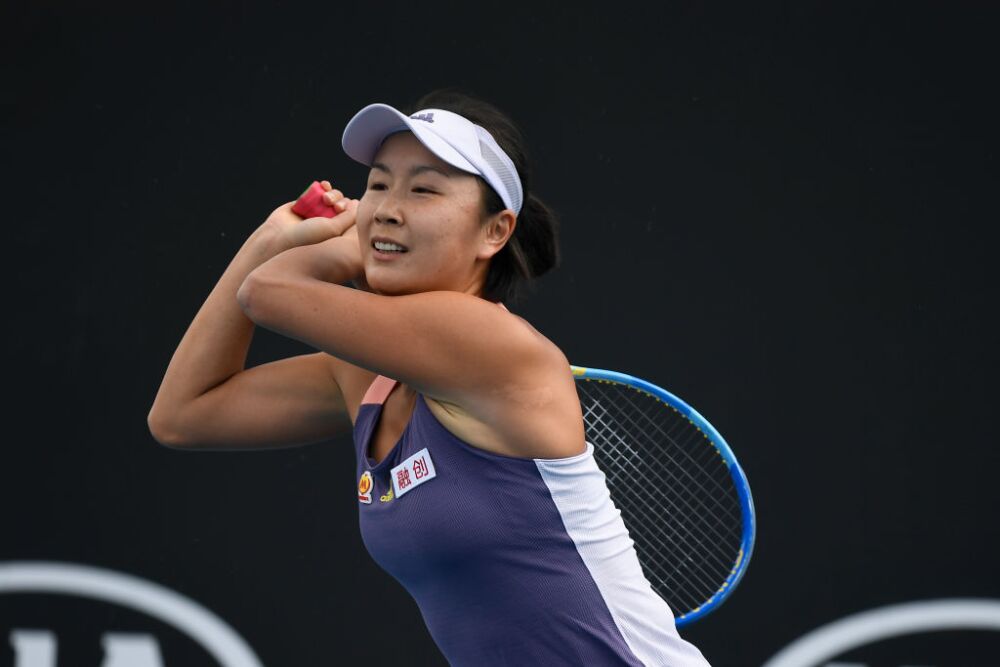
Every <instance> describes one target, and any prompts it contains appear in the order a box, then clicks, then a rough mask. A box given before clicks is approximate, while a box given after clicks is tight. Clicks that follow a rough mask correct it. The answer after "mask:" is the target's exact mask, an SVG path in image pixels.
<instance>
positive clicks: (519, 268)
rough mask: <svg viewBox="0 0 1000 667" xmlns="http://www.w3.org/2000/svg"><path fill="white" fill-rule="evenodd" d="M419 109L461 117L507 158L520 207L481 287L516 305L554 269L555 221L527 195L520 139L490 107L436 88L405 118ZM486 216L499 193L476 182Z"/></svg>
mask: <svg viewBox="0 0 1000 667" xmlns="http://www.w3.org/2000/svg"><path fill="white" fill-rule="evenodd" d="M420 109H444V110H445V111H451V112H453V113H457V114H459V115H460V116H464V117H465V118H467V119H468V120H470V121H472V122H473V123H475V124H476V125H479V126H481V127H483V128H485V129H486V131H487V132H489V133H490V134H491V135H493V138H494V139H495V140H496V142H497V143H498V144H499V145H500V148H502V149H503V150H504V152H505V153H507V155H508V156H509V157H510V159H511V161H513V163H514V167H515V168H516V169H517V173H518V175H519V176H520V178H521V189H522V191H523V192H524V203H523V204H522V205H521V212H520V213H519V214H518V216H517V225H516V226H515V227H514V233H513V234H512V235H511V237H510V238H509V239H508V240H507V244H506V245H505V246H504V247H503V248H502V249H501V250H500V251H499V252H497V254H495V255H494V256H493V258H492V260H491V261H490V268H489V270H488V272H487V274H486V282H485V284H484V285H483V297H484V298H486V299H489V300H490V301H516V300H517V298H518V296H520V294H521V289H522V287H524V286H525V285H526V284H528V281H530V280H531V279H532V278H537V277H538V276H540V275H542V274H543V273H545V272H546V271H548V270H549V269H552V268H554V267H556V266H558V265H559V221H558V220H557V219H556V216H555V214H554V213H553V212H552V210H551V209H550V208H549V207H548V206H546V205H545V204H544V203H543V202H542V201H541V200H540V199H539V198H538V197H536V196H535V195H534V194H533V193H532V192H531V170H530V168H529V165H528V155H527V147H526V145H525V141H524V136H523V135H522V134H521V131H520V129H518V127H517V126H516V125H515V124H514V122H513V121H512V120H511V119H510V118H509V117H508V116H507V115H506V114H505V113H503V112H502V111H500V110H499V109H497V108H496V107H495V106H494V105H492V104H490V103H489V102H486V101H485V100H482V99H480V98H478V97H475V96H473V95H471V94H469V93H466V92H463V91H460V90H457V89H455V88H441V89H438V90H435V91H432V92H430V93H428V94H426V95H424V96H423V97H421V98H420V99H419V100H418V101H417V102H416V103H415V104H414V105H413V108H412V109H409V110H407V115H410V114H413V113H415V112H417V111H419V110H420ZM477 178H478V180H479V183H480V187H481V188H482V190H483V206H484V209H485V210H484V212H485V214H486V215H492V214H494V213H499V212H500V211H502V210H504V209H505V208H506V206H504V203H503V200H502V199H501V198H500V195H499V194H497V192H496V191H495V190H494V189H493V188H492V187H490V185H489V184H488V183H487V182H486V181H485V180H484V179H483V178H482V177H477Z"/></svg>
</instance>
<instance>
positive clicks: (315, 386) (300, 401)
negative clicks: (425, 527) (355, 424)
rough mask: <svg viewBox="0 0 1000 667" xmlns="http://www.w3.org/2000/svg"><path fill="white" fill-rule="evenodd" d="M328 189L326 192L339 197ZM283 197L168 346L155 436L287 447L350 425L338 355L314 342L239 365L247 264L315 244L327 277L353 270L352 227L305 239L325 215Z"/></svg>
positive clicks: (248, 330) (356, 259) (170, 441)
mask: <svg viewBox="0 0 1000 667" xmlns="http://www.w3.org/2000/svg"><path fill="white" fill-rule="evenodd" d="M333 192H334V193H335V194H334V195H333V196H332V197H331V198H334V197H342V195H340V193H338V192H337V191H333ZM328 194H329V193H328ZM344 203H345V204H348V203H349V200H346V199H345V200H344ZM291 206H292V203H291V202H289V203H287V204H284V205H282V206H280V207H278V208H277V209H275V211H274V212H273V213H272V214H271V216H269V218H268V220H267V221H266V222H265V223H264V224H263V225H261V226H260V227H259V228H258V229H257V230H256V231H255V232H254V233H253V234H252V235H251V236H250V238H249V239H247V241H246V242H245V243H244V244H243V247H242V248H240V250H239V252H238V253H237V254H236V256H235V257H234V258H233V260H232V261H231V262H230V264H229V266H228V267H227V268H226V270H225V272H224V273H223V275H222V277H221V278H220V279H219V282H218V283H217V284H216V286H215V287H214V288H213V290H212V292H211V293H210V294H209V296H208V298H207V299H206V301H205V303H204V304H203V305H202V307H201V308H200V309H199V311H198V313H197V315H195V318H194V320H193V321H192V322H191V324H190V326H189V327H188V329H187V331H186V332H185V334H184V336H183V338H182V339H181V342H180V344H179V345H178V346H177V350H176V351H175V352H174V355H173V357H172V358H171V360H170V364H169V365H168V367H167V371H166V373H165V375H164V378H163V381H162V383H161V384H160V389H159V391H158V393H157V395H156V399H155V400H154V402H153V406H152V408H151V409H150V412H149V416H148V419H147V421H148V424H149V429H150V432H151V433H152V435H153V437H154V438H155V439H156V440H157V441H158V442H159V443H161V444H163V445H166V446H168V447H176V448H186V447H191V448H207V449H249V448H271V447H289V446H294V445H301V444H307V443H310V442H317V441H319V440H323V439H327V438H330V437H332V436H335V435H337V434H338V433H342V432H345V431H347V430H349V429H350V427H351V421H350V418H349V416H348V413H347V409H346V406H345V403H344V397H343V393H342V392H341V390H340V387H339V386H338V384H337V381H336V377H335V376H336V373H337V370H338V368H339V367H340V366H343V364H344V362H342V361H340V360H338V359H335V358H333V357H331V356H330V355H328V354H326V353H323V352H318V353H315V354H305V355H300V356H297V357H292V358H289V359H282V360H279V361H274V362H271V363H267V364H261V365H259V366H255V367H254V368H250V369H245V368H244V367H245V364H246V358H247V352H248V350H249V347H250V341H251V339H252V337H253V331H254V324H253V322H252V321H251V320H250V319H249V318H247V316H246V315H245V314H244V313H243V310H242V309H241V307H240V305H239V303H238V302H237V300H236V292H237V290H239V288H240V285H242V283H243V281H244V279H245V278H246V277H247V275H248V274H249V273H250V272H251V271H253V270H254V269H255V268H257V267H258V266H260V265H261V264H262V263H264V262H266V261H267V260H268V259H270V258H272V257H274V256H276V255H278V254H279V253H282V252H299V253H314V254H317V255H318V254H319V253H322V259H323V262H324V267H328V268H329V272H328V276H327V277H328V279H329V280H331V281H334V282H346V281H348V280H352V279H355V278H356V277H357V275H358V273H359V271H360V267H361V265H360V252H359V250H358V248H357V238H356V236H355V235H354V234H348V235H347V236H338V237H336V238H332V239H329V240H327V241H325V242H323V243H322V244H318V245H308V236H307V235H308V234H309V233H310V228H311V227H312V228H318V227H324V226H328V225H330V224H334V223H333V222H332V221H327V220H325V219H310V220H308V221H305V222H303V221H302V220H301V219H299V218H298V216H296V215H295V214H294V213H292V212H291ZM355 206H356V204H352V205H350V206H348V208H349V209H351V210H350V211H348V212H347V213H343V214H341V215H338V216H337V218H334V219H333V220H334V221H336V222H337V223H338V224H340V225H341V226H343V227H344V229H342V230H340V231H341V233H342V232H343V231H346V230H347V229H349V228H350V226H351V225H353V221H354V216H353V208H354V207H355ZM312 231H317V230H316V229H313V230H312ZM303 235H306V236H305V237H304V236H303ZM303 240H305V242H306V245H303ZM297 246H302V247H297ZM321 246H322V247H321ZM331 258H332V259H333V261H331Z"/></svg>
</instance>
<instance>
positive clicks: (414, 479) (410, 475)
mask: <svg viewBox="0 0 1000 667" xmlns="http://www.w3.org/2000/svg"><path fill="white" fill-rule="evenodd" d="M389 475H390V476H391V477H392V490H393V491H394V492H395V495H396V497H397V498H399V497H400V496H402V495H403V494H405V493H408V492H410V491H411V490H413V489H414V488H416V487H418V486H420V485H421V484H423V483H424V482H426V481H428V480H431V479H434V477H435V476H436V475H437V472H436V471H435V470H434V462H433V461H431V453H430V452H429V451H427V448H426V447H424V448H423V449H421V450H420V451H419V452H417V453H416V454H414V455H413V456H411V457H410V458H408V459H406V460H405V461H403V462H402V463H400V464H399V465H398V466H396V467H395V468H393V469H392V470H391V471H389Z"/></svg>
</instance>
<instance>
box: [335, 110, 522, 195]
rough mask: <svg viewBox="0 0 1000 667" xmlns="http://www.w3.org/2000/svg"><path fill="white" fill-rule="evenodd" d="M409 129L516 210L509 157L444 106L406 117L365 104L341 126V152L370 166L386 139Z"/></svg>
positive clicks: (517, 185) (516, 187)
mask: <svg viewBox="0 0 1000 667" xmlns="http://www.w3.org/2000/svg"><path fill="white" fill-rule="evenodd" d="M404 130H409V131H410V132H413V134H414V136H416V137H417V139H419V140H420V143H422V144H423V145H424V146H426V147H427V150H429V151H430V152H432V153H434V154H435V155H437V156H438V157H439V158H441V159H442V160H444V161H445V162H447V163H448V164H450V165H452V166H454V167H457V168H459V169H461V170H462V171H467V172H470V173H472V174H477V175H479V176H482V177H483V179H484V180H485V181H486V182H487V183H489V185H490V187H492V188H493V189H494V190H495V191H496V193H497V194H498V195H500V198H501V199H502V200H503V203H504V206H506V207H507V208H509V209H510V210H512V211H514V213H520V212H521V203H522V201H523V198H524V194H523V192H522V191H521V179H520V178H519V177H518V175H517V169H516V168H515V167H514V163H513V162H512V161H511V159H510V157H508V156H507V154H506V153H504V151H503V149H501V148H500V146H499V145H498V144H497V142H496V141H495V140H494V139H493V137H492V135H490V133H489V132H487V131H486V130H485V129H484V128H482V127H480V126H479V125H476V124H475V123H473V122H472V121H470V120H468V119H467V118H464V117H462V116H460V115H458V114H457V113H453V112H451V111H445V110H444V109H422V110H421V111H418V112H416V113H415V114H413V115H412V116H410V117H407V116H405V115H404V114H402V113H400V112H399V111H397V110H396V109H394V108H392V107H391V106H389V105H388V104H369V105H368V106H366V107H365V108H364V109H362V110H361V111H359V112H358V113H356V114H354V118H352V119H351V120H350V122H348V123H347V127H345V128H344V137H343V140H342V143H343V146H344V152H345V153H347V154H348V155H349V156H350V157H351V158H353V159H355V160H357V161H358V162H360V163H361V164H363V165H365V166H367V167H370V166H371V165H372V162H373V161H374V160H375V154H376V153H377V152H378V149H379V148H380V147H381V146H382V142H383V141H385V138H386V137H388V136H389V135H390V134H392V133H394V132H400V131H404Z"/></svg>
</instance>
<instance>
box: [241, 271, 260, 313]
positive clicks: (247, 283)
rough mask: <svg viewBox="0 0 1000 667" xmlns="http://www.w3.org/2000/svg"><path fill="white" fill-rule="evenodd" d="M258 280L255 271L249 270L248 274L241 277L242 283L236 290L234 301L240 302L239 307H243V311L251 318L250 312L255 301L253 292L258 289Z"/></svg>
mask: <svg viewBox="0 0 1000 667" xmlns="http://www.w3.org/2000/svg"><path fill="white" fill-rule="evenodd" d="M259 282H260V281H259V279H258V276H257V272H256V271H251V272H250V273H249V275H247V277H246V278H244V279H243V284H242V285H240V288H239V289H238V290H236V302H237V303H238V304H240V308H241V309H243V313H244V314H245V315H246V316H247V317H249V318H250V319H251V320H252V319H253V317H252V316H251V312H252V310H253V303H254V301H255V298H254V292H255V291H257V290H258V289H259Z"/></svg>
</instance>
